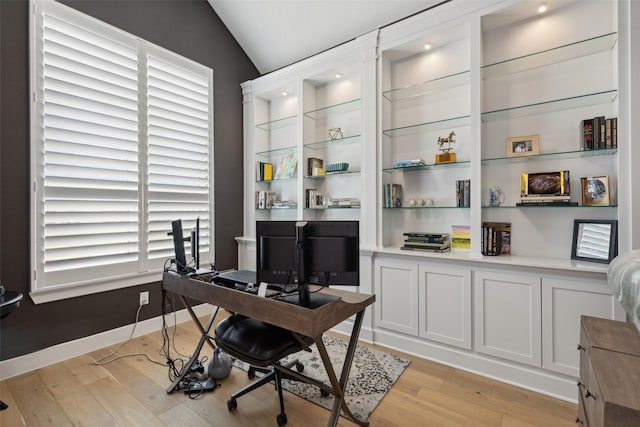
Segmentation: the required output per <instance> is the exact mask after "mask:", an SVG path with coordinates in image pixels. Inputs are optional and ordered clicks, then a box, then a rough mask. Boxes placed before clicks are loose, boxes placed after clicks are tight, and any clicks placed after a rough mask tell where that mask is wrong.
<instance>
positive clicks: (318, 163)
mask: <svg viewBox="0 0 640 427" xmlns="http://www.w3.org/2000/svg"><path fill="white" fill-rule="evenodd" d="M321 170H324V160H322V159H319V158H317V157H309V158H307V176H317V175H323V173H322V172H321Z"/></svg>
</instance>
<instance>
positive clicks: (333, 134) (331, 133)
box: [329, 127, 344, 141]
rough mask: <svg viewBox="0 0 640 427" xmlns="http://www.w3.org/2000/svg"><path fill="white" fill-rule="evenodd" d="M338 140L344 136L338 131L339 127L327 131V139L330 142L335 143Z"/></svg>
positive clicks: (340, 130)
mask: <svg viewBox="0 0 640 427" xmlns="http://www.w3.org/2000/svg"><path fill="white" fill-rule="evenodd" d="M338 138H340V139H342V138H344V135H343V134H342V129H340V128H339V127H333V128H331V129H329V139H330V140H331V141H335V140H336V139H338Z"/></svg>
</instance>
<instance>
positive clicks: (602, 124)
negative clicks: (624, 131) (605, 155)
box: [580, 116, 618, 150]
mask: <svg viewBox="0 0 640 427" xmlns="http://www.w3.org/2000/svg"><path fill="white" fill-rule="evenodd" d="M580 127H581V132H582V139H581V143H580V149H581V150H602V149H606V148H617V147H618V131H617V128H618V118H617V117H611V118H606V117H605V116H596V117H593V118H589V119H584V120H582V121H581V122H580Z"/></svg>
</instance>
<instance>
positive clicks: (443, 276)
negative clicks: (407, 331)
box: [419, 264, 471, 349]
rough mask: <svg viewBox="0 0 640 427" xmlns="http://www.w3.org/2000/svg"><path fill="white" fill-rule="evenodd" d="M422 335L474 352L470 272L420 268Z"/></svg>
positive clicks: (431, 267) (429, 267) (425, 266)
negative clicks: (472, 347)
mask: <svg viewBox="0 0 640 427" xmlns="http://www.w3.org/2000/svg"><path fill="white" fill-rule="evenodd" d="M419 295H420V336H421V337H423V338H428V339H431V340H434V341H438V342H442V343H445V344H451V345H454V346H457V347H462V348H465V349H471V271H470V270H460V269H452V268H450V269H445V268H434V267H433V266H431V265H429V264H421V265H420V289H419Z"/></svg>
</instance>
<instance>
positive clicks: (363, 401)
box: [234, 336, 410, 421]
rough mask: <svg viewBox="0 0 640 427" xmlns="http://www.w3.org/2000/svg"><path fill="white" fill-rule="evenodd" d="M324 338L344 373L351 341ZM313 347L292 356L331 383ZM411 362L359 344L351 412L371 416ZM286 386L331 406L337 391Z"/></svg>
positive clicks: (348, 390)
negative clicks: (331, 392)
mask: <svg viewBox="0 0 640 427" xmlns="http://www.w3.org/2000/svg"><path fill="white" fill-rule="evenodd" d="M323 341H324V345H325V347H326V349H327V353H328V354H329V358H330V359H331V363H332V364H333V366H334V370H335V372H336V375H337V376H338V377H340V373H341V372H342V365H343V364H344V358H345V355H346V353H347V347H348V343H347V342H345V341H343V340H341V339H339V338H334V337H329V336H325V337H323ZM311 350H312V351H311V353H309V352H306V351H302V352H299V353H296V354H295V355H292V356H290V357H291V358H294V359H298V360H300V362H302V363H303V364H304V372H303V374H304V375H306V376H309V377H311V378H314V379H317V380H319V381H322V382H323V383H325V384H327V385H329V384H330V383H329V376H328V375H327V372H326V370H325V369H324V365H323V364H322V359H321V358H320V354H319V353H318V350H317V348H316V346H315V344H314V345H313V346H311ZM286 361H287V359H284V360H283V362H282V363H283V364H285V363H286ZM409 362H410V361H409V360H407V359H403V358H401V357H398V356H394V355H392V354H388V353H384V352H381V351H378V350H373V349H370V348H368V347H364V346H360V345H359V346H357V347H356V351H355V356H354V357H353V363H352V365H351V372H350V374H349V381H348V382H347V387H346V389H345V400H346V402H347V405H348V406H349V409H351V412H353V414H354V415H355V416H356V417H357V418H358V419H360V420H363V421H364V420H366V419H367V418H369V414H371V412H373V410H374V409H375V408H376V406H378V404H379V403H380V401H381V400H382V398H383V397H384V396H385V394H387V392H388V391H389V389H390V388H391V386H393V384H394V383H395V382H396V380H397V379H398V377H400V375H401V374H402V372H403V371H404V370H405V368H406V367H407V366H408V365H409ZM234 364H235V365H236V366H237V367H238V368H240V369H242V370H244V371H246V370H248V368H249V365H248V364H246V363H244V362H242V361H239V360H236V361H235V362H234ZM282 388H283V389H285V390H288V391H290V392H292V393H294V394H296V395H298V396H300V397H302V398H304V399H307V400H309V401H311V402H313V403H315V404H317V405H320V406H322V407H324V408H327V409H329V410H331V408H332V406H333V395H329V396H327V397H323V396H321V395H320V390H319V389H318V387H315V386H313V385H310V384H306V383H302V382H299V381H291V380H283V382H282Z"/></svg>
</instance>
